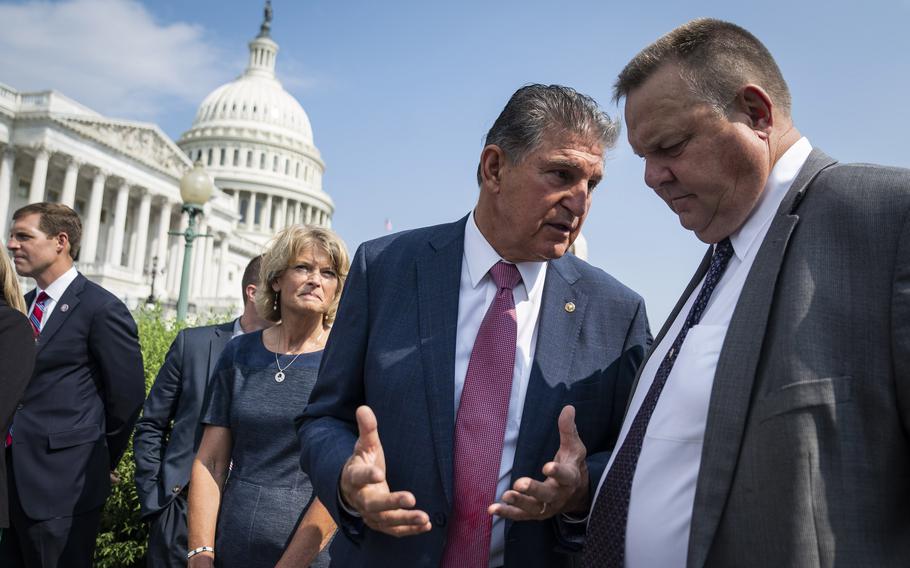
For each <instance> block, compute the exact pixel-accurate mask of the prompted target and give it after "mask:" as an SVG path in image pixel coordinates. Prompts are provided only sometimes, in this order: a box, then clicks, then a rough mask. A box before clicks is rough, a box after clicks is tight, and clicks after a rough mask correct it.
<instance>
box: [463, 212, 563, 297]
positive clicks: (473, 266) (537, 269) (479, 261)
mask: <svg viewBox="0 0 910 568" xmlns="http://www.w3.org/2000/svg"><path fill="white" fill-rule="evenodd" d="M464 258H465V262H466V263H467V267H468V274H469V275H470V277H471V286H472V287H474V288H477V285H478V284H480V281H481V280H482V279H483V277H484V276H486V275H487V273H488V272H489V271H490V269H491V268H493V265H494V264H496V263H497V262H499V261H500V260H502V261H503V262H508V261H507V260H505V259H503V258H502V257H501V256H499V253H497V252H496V250H495V249H494V248H493V246H492V245H491V244H490V243H489V242H488V241H487V239H486V237H484V236H483V233H481V232H480V229H479V228H477V222H476V221H474V212H473V211H472V212H471V214H470V215H468V222H467V223H466V224H465V228H464ZM514 264H515V267H516V268H518V272H519V273H520V274H521V282H522V284H524V287H525V290H526V291H528V295H529V296H530V291H531V290H532V289H534V288H536V287H537V286H539V285H542V284H543V279H544V277H545V276H546V268H547V263H546V262H533V261H532V262H516V263H514Z"/></svg>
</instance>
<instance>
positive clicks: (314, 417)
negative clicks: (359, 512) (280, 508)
mask: <svg viewBox="0 0 910 568" xmlns="http://www.w3.org/2000/svg"><path fill="white" fill-rule="evenodd" d="M369 321H370V320H369V283H368V279H367V268H366V259H365V253H364V250H363V247H362V246H361V247H360V248H359V249H358V250H357V253H356V254H355V255H354V260H353V262H352V265H351V270H350V272H349V274H348V278H347V282H346V283H345V288H344V292H343V294H342V297H341V303H340V305H339V308H338V316H337V318H336V320H335V324H334V326H333V327H332V333H331V335H330V336H329V341H328V344H327V345H326V348H325V352H324V353H323V357H322V363H321V365H320V368H319V378H318V379H317V381H316V385H315V387H314V388H313V392H312V394H311V395H310V399H309V403H308V404H307V406H306V408H305V409H304V410H303V412H302V414H300V415H299V416H297V418H296V424H297V429H298V430H297V432H298V437H299V440H300V447H301V458H300V465H301V467H302V468H303V470H304V471H305V472H306V473H307V474H308V475H309V476H310V479H311V481H312V482H313V487H314V488H315V491H316V494H317V495H318V496H319V500H320V501H322V503H323V505H325V507H326V508H327V509H328V510H329V513H331V515H332V517H333V518H334V519H335V521H336V522H337V523H338V525H339V526H340V527H341V528H342V530H343V531H344V532H345V534H347V535H348V537H349V538H351V539H353V540H355V541H356V540H357V539H358V538H359V536H361V535H362V530H363V525H362V521H360V520H359V519H355V518H353V517H351V516H350V515H348V514H347V513H345V512H344V511H343V510H342V509H341V507H340V506H339V502H338V480H339V478H340V476H341V470H342V468H343V467H344V464H345V462H346V461H347V459H348V458H349V457H350V456H351V454H352V453H353V451H354V443H355V442H356V441H357V424H356V420H355V417H354V412H355V411H356V410H357V407H358V406H360V405H361V404H363V403H364V400H365V396H364V382H363V378H364V377H363V372H364V358H365V356H366V350H367V340H368V337H369V325H370V323H369Z"/></svg>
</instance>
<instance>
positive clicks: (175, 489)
mask: <svg viewBox="0 0 910 568" xmlns="http://www.w3.org/2000/svg"><path fill="white" fill-rule="evenodd" d="M181 489H183V487H180V486H179V485H175V486H174V488H173V489H171V491H173V492H174V493H180V490H181Z"/></svg>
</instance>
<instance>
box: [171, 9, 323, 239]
mask: <svg viewBox="0 0 910 568" xmlns="http://www.w3.org/2000/svg"><path fill="white" fill-rule="evenodd" d="M271 20H272V10H271V4H270V2H268V1H267V2H266V5H265V18H264V21H263V23H262V26H261V27H260V29H259V35H258V36H256V38H255V39H253V41H251V42H250V43H249V48H250V60H249V64H248V65H247V68H246V70H245V71H244V72H243V74H242V75H241V76H240V77H238V78H237V79H235V80H234V81H231V82H230V83H227V84H225V85H222V86H220V87H218V88H217V89H215V90H214V91H212V92H211V93H210V94H209V95H208V96H207V97H206V98H205V100H203V101H202V104H201V105H200V106H199V111H198V112H197V113H196V118H195V120H194V121H193V125H192V126H191V127H190V129H189V130H187V131H186V132H184V133H183V135H182V136H181V137H180V140H179V141H178V142H177V145H178V146H180V148H181V149H182V150H183V151H184V152H186V154H187V155H188V156H190V158H191V159H193V160H198V161H201V162H202V163H203V165H204V166H205V168H206V171H207V172H209V174H210V175H211V176H212V177H213V178H214V179H215V185H216V186H217V187H218V188H219V190H220V191H222V192H224V193H225V194H226V195H228V196H231V197H233V199H234V203H235V206H236V208H237V209H236V213H237V223H238V229H239V231H240V232H241V233H242V234H243V236H245V237H248V238H250V239H253V240H255V241H257V242H262V243H264V242H265V241H267V240H268V239H269V238H271V236H272V235H273V234H274V233H275V231H278V230H280V229H281V228H283V227H285V226H287V225H290V224H293V223H305V224H316V225H321V226H325V227H328V226H331V220H332V214H333V212H334V210H335V205H334V203H333V202H332V198H331V197H330V196H329V195H328V194H327V193H326V192H325V191H324V190H323V189H322V177H323V174H324V172H325V164H324V163H323V161H322V158H321V156H320V154H319V149H318V148H316V145H315V144H314V142H313V129H312V127H311V126H310V119H309V118H308V117H307V115H306V112H304V110H303V107H301V106H300V103H298V102H297V100H296V99H295V98H294V97H293V96H291V95H290V94H289V93H288V92H287V91H285V90H284V88H283V87H282V86H281V83H280V82H279V81H278V79H277V78H276V77H275V60H276V56H277V55H278V44H277V43H275V42H274V41H272V38H271V37H270V28H271Z"/></svg>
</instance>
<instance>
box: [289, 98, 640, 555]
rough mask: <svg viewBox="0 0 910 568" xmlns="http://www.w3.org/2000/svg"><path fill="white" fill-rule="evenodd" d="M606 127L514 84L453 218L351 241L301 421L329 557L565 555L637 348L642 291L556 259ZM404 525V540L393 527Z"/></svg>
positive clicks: (586, 105)
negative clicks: (353, 247)
mask: <svg viewBox="0 0 910 568" xmlns="http://www.w3.org/2000/svg"><path fill="white" fill-rule="evenodd" d="M617 131H618V127H617V125H616V124H615V123H614V122H613V121H611V120H610V118H609V117H608V116H607V115H606V114H605V113H603V112H602V111H601V110H600V109H599V108H598V107H597V104H596V103H595V102H594V101H593V100H592V99H591V98H589V97H587V96H585V95H581V94H579V93H577V92H575V91H574V90H572V89H569V88H566V87H561V86H558V85H551V86H544V85H529V86H526V87H523V88H521V89H519V90H518V91H517V92H516V93H515V94H514V95H513V96H512V98H511V99H510V100H509V102H508V104H507V105H506V107H505V109H504V110H503V111H502V113H501V114H500V116H499V118H498V119H497V120H496V122H495V124H494V125H493V127H492V128H491V130H490V132H489V133H488V135H487V140H486V146H485V147H484V149H483V151H482V153H481V156H480V164H479V166H478V172H477V177H478V183H479V185H480V195H479V198H478V201H477V205H476V207H475V208H474V210H473V212H472V213H470V214H469V215H467V216H466V217H464V218H462V219H461V220H460V221H457V222H455V223H450V224H446V225H439V226H435V227H428V228H423V229H417V230H413V231H407V232H404V233H399V234H395V235H390V236H387V237H384V238H381V239H377V240H375V241H370V242H367V243H365V244H363V245H362V246H361V247H360V248H359V249H358V251H357V253H356V255H355V257H354V260H353V263H352V266H351V272H350V274H349V276H348V280H347V283H346V286H345V291H344V294H343V296H342V299H341V305H340V308H339V311H338V319H337V320H336V323H335V326H334V328H333V331H332V335H331V337H330V339H329V343H328V345H327V347H326V351H325V354H324V355H323V359H322V366H321V368H320V374H319V380H318V382H317V384H316V386H315V388H314V390H313V393H312V395H311V397H310V401H309V404H308V405H307V407H306V409H305V410H304V412H303V414H302V415H301V416H300V417H298V425H299V435H300V442H301V447H302V457H301V464H302V466H303V469H304V471H306V472H307V473H308V474H309V475H310V477H311V478H312V481H313V484H314V486H315V488H316V492H317V494H318V496H319V499H320V500H321V501H322V502H323V503H324V504H325V505H326V507H327V508H328V509H329V511H330V512H331V514H332V516H333V517H334V518H335V520H336V522H337V523H338V525H339V527H341V529H342V532H343V533H344V537H343V538H342V537H339V538H336V539H335V541H334V543H333V546H332V549H331V556H332V562H333V565H337V566H366V565H369V566H392V565H398V566H443V567H446V568H448V567H455V566H458V567H462V566H468V567H473V566H483V567H487V566H493V567H497V566H522V567H524V566H569V565H571V564H572V563H573V562H574V560H575V558H574V556H573V551H574V549H573V545H574V546H575V547H577V545H578V542H577V540H573V539H572V537H574V536H576V535H577V534H578V533H582V534H583V528H581V527H580V526H579V525H578V524H575V523H573V522H572V521H573V520H575V519H573V518H571V517H570V516H571V515H572V514H578V516H580V517H584V515H585V512H586V507H587V506H588V505H589V504H590V497H591V495H592V494H593V490H592V486H591V482H592V480H597V479H598V478H599V476H600V473H601V472H602V471H603V468H604V466H605V465H606V462H607V460H608V458H609V455H610V451H611V449H612V447H613V444H614V441H615V438H616V435H617V432H618V428H619V425H620V423H621V420H622V415H623V411H624V409H625V405H626V399H627V396H628V393H629V389H630V386H631V382H632V379H633V377H634V375H635V371H636V369H637V367H638V364H639V363H640V361H641V360H642V357H643V354H644V350H645V347H646V345H647V343H648V342H649V337H650V336H649V332H648V326H647V319H646V316H645V309H644V305H643V302H642V299H641V298H640V297H639V296H638V295H637V294H635V293H634V292H632V291H631V290H629V289H628V288H626V287H624V286H623V285H622V284H620V283H619V282H617V281H616V280H614V279H613V278H612V277H610V276H609V275H607V274H606V273H604V272H603V271H601V270H599V269H596V268H593V267H591V266H589V265H588V264H586V263H585V262H583V261H581V260H579V259H578V258H576V257H575V256H574V255H572V254H566V253H567V251H568V249H569V247H570V246H571V245H572V243H573V241H574V240H575V238H576V237H577V235H578V233H579V231H580V230H581V226H582V223H583V222H584V219H585V216H586V215H587V213H588V209H589V207H590V205H591V197H592V193H593V190H594V187H595V186H596V185H597V184H598V182H599V181H600V179H601V176H602V172H603V160H604V153H605V151H606V150H607V149H608V148H609V147H610V146H612V145H613V143H614V142H615V139H616V136H617ZM396 537H404V538H396Z"/></svg>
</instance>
